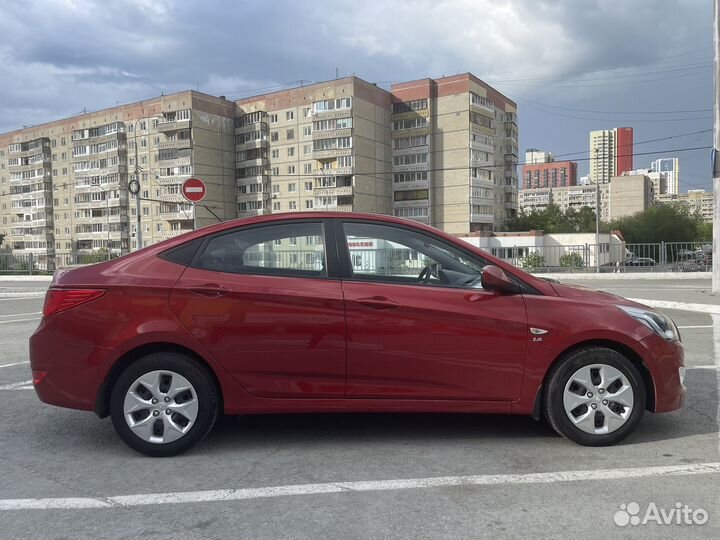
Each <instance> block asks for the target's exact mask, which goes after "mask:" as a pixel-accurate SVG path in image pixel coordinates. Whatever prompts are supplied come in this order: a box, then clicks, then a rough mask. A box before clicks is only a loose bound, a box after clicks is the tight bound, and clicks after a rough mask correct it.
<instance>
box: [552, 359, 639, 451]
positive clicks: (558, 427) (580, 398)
mask: <svg viewBox="0 0 720 540" xmlns="http://www.w3.org/2000/svg"><path fill="white" fill-rule="evenodd" d="M645 395H646V390H645V385H644V383H643V379H642V376H641V375H640V373H639V372H638V370H637V368H636V367H635V366H634V365H633V364H632V362H630V361H629V360H628V359H627V358H626V357H625V356H623V355H622V354H620V353H619V352H617V351H615V350H612V349H607V348H604V347H592V348H586V349H580V350H577V351H575V352H573V353H571V354H570V355H569V356H568V357H567V358H565V359H564V360H563V361H561V362H560V363H559V364H558V365H557V366H556V367H555V368H554V369H553V371H552V372H551V373H550V374H549V383H548V386H547V392H546V394H545V415H546V417H547V419H548V421H549V422H550V425H551V426H552V427H553V428H554V429H555V431H557V432H558V433H559V434H560V435H562V436H563V437H566V438H567V439H570V440H571V441H574V442H576V443H578V444H582V445H586V446H607V445H611V444H615V443H616V442H618V441H620V440H622V439H624V438H625V437H627V436H628V435H629V434H630V433H631V432H632V431H633V430H634V429H635V427H636V426H637V424H638V423H639V422H640V419H641V418H642V415H643V412H644V410H645Z"/></svg>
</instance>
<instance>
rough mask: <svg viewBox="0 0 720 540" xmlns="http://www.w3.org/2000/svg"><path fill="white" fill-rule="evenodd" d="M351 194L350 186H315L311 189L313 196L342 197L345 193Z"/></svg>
mask: <svg viewBox="0 0 720 540" xmlns="http://www.w3.org/2000/svg"><path fill="white" fill-rule="evenodd" d="M352 194H353V188H352V186H342V187H320V188H318V187H316V188H315V189H313V196H314V197H338V196H340V197H342V196H345V195H352Z"/></svg>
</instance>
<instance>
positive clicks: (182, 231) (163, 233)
mask: <svg viewBox="0 0 720 540" xmlns="http://www.w3.org/2000/svg"><path fill="white" fill-rule="evenodd" d="M191 231H192V229H178V230H175V231H160V232H156V233H155V236H159V237H160V238H175V237H176V236H180V235H181V234H185V233H189V232H191Z"/></svg>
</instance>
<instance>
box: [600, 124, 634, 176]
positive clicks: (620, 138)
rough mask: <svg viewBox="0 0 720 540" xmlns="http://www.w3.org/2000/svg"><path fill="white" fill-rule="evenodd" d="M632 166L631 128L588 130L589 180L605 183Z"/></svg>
mask: <svg viewBox="0 0 720 540" xmlns="http://www.w3.org/2000/svg"><path fill="white" fill-rule="evenodd" d="M632 168H633V129H632V128H629V127H623V128H613V129H601V130H597V131H591V132H590V175H589V176H590V181H591V182H599V183H601V184H607V183H608V182H609V181H610V179H611V178H612V177H613V176H620V175H622V174H623V173H624V172H626V171H629V170H632Z"/></svg>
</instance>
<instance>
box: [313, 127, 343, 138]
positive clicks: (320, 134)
mask: <svg viewBox="0 0 720 540" xmlns="http://www.w3.org/2000/svg"><path fill="white" fill-rule="evenodd" d="M350 136H352V128H341V129H324V130H322V131H313V132H312V139H313V140H317V139H334V138H336V137H350Z"/></svg>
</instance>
